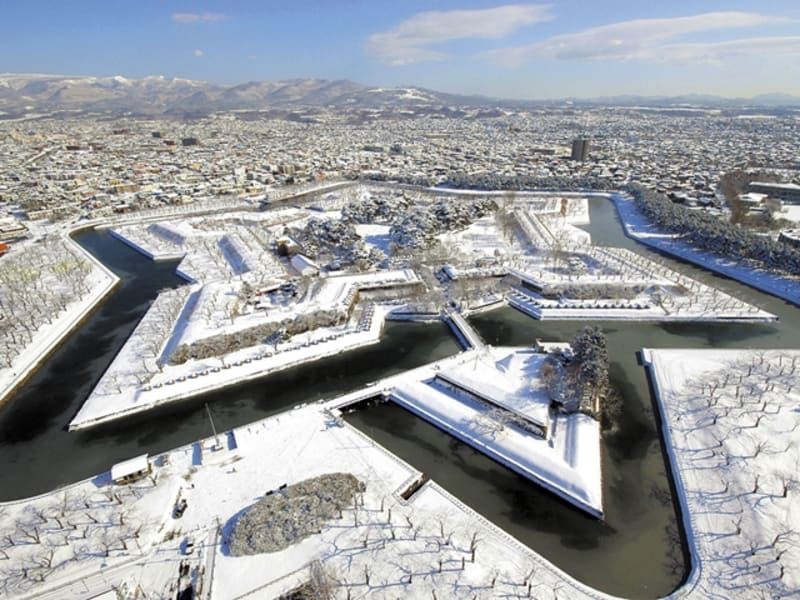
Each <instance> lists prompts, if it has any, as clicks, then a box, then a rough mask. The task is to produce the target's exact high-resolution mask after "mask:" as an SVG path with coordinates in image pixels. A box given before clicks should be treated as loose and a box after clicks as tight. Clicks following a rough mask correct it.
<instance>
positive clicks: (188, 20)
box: [172, 12, 228, 25]
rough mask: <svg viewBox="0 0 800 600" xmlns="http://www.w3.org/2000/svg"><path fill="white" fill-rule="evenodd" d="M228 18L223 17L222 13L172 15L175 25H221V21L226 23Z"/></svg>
mask: <svg viewBox="0 0 800 600" xmlns="http://www.w3.org/2000/svg"><path fill="white" fill-rule="evenodd" d="M227 18H228V16H227V15H223V14H222V13H211V12H204V13H173V15H172V21H173V22H174V23H179V24H180V25H195V24H197V23H204V24H212V23H219V22H220V21H225V20H226V19H227Z"/></svg>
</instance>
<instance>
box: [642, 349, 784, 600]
mask: <svg viewBox="0 0 800 600" xmlns="http://www.w3.org/2000/svg"><path fill="white" fill-rule="evenodd" d="M644 356H645V357H646V360H647V362H648V364H649V368H650V371H651V373H652V375H653V381H654V387H655V390H656V394H657V396H658V404H659V407H660V410H661V413H662V419H663V423H664V425H663V427H664V433H665V437H666V445H667V448H668V451H669V454H670V456H671V462H672V469H673V475H674V478H675V480H676V487H677V490H678V494H679V498H680V501H681V504H682V512H683V514H684V527H685V529H686V534H687V537H688V539H689V548H690V551H691V553H692V572H691V575H690V577H689V581H688V583H687V584H686V585H685V586H684V587H683V588H682V589H681V590H680V591H679V592H677V593H676V594H675V596H676V597H696V598H788V597H790V596H791V597H796V596H797V595H798V594H800V543H799V542H800V484H799V483H798V481H799V479H798V465H800V448H798V444H797V440H798V437H797V431H798V427H800V409H798V407H800V389H798V383H800V381H798V374H797V371H798V368H800V351H795V350H781V351H778V350H775V351H755V350H714V351H708V350H646V351H644Z"/></svg>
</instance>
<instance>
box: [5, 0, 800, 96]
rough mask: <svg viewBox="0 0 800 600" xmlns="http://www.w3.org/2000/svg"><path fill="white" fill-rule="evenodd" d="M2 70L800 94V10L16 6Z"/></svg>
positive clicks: (316, 1) (558, 90)
mask: <svg viewBox="0 0 800 600" xmlns="http://www.w3.org/2000/svg"><path fill="white" fill-rule="evenodd" d="M1 14H2V19H0V72H12V73H59V74H76V75H123V76H126V77H142V76H145V75H164V76H167V77H186V78H191V79H202V80H207V81H215V82H219V83H225V84H235V83H242V82H245V81H251V80H280V79H291V78H303V77H319V78H326V79H352V80H354V81H359V82H362V83H366V84H370V85H386V86H390V85H418V86H423V87H428V88H432V89H437V90H441V91H449V92H455V93H467V94H484V95H489V96H495V97H505V98H559V97H567V96H576V97H591V96H600V95H612V94H648V95H653V94H682V93H690V92H696V93H710V94H720V95H726V96H751V95H754V94H759V93H767V92H781V93H791V94H798V95H800V2H798V0H762V1H760V2H739V1H736V0H730V1H724V2H723V1H716V0H709V1H706V0H693V1H689V0H674V1H672V2H668V3H667V2H652V3H648V2H642V1H641V0H639V1H637V2H633V1H625V2H622V1H618V0H604V1H596V0H569V1H558V0H553V1H552V2H543V3H525V2H518V3H506V4H504V3H502V2H484V1H478V0H461V1H451V0H438V1H428V2H422V1H417V0H395V1H394V2H382V1H380V0H294V1H291V0H261V1H258V0H228V1H223V0H172V1H170V0H159V1H157V0H137V1H135V2H133V1H126V2H122V1H114V0H103V1H94V0H70V1H67V0H24V1H23V0H5V1H4V3H3V9H2V13H1Z"/></svg>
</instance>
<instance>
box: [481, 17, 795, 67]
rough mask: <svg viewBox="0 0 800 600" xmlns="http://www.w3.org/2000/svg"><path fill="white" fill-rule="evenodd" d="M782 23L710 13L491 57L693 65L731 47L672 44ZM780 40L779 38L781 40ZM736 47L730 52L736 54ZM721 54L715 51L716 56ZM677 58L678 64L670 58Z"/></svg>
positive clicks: (596, 30) (574, 36)
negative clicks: (697, 36)
mask: <svg viewBox="0 0 800 600" xmlns="http://www.w3.org/2000/svg"><path fill="white" fill-rule="evenodd" d="M789 21H790V20H789V19H786V18H783V17H770V16H767V15H760V14H757V13H746V12H711V13H704V14H700V15H693V16H689V17H674V18H666V19H636V20H632V21H622V22H619V23H613V24H611V25H603V26H600V27H592V28H590V29H586V30H584V31H580V32H577V33H569V34H565V35H558V36H555V37H551V38H549V39H546V40H544V41H543V42H538V43H536V44H530V45H527V46H516V47H512V48H501V49H498V50H492V51H490V52H487V53H486V56H488V57H490V58H491V59H493V60H495V61H496V62H498V63H501V64H505V65H511V66H513V65H518V64H520V63H523V62H525V61H527V60H530V59H533V58H555V59H561V60H615V61H622V60H651V61H654V60H655V61H664V60H677V59H679V60H694V58H693V57H694V56H696V55H697V56H702V55H704V54H709V53H710V54H716V55H719V56H721V55H722V54H723V53H724V52H726V50H725V44H726V43H727V42H717V43H704V42H699V43H681V44H668V43H666V42H668V41H669V40H672V39H674V38H679V37H681V36H684V35H687V34H692V33H700V32H705V31H715V30H722V29H733V28H739V27H755V26H759V25H768V24H773V23H782V22H789ZM765 39H767V40H768V39H770V38H753V40H762V41H760V42H756V43H753V44H751V45H749V48H750V50H749V51H750V52H754V51H756V50H757V49H758V48H764V49H766V48H765V46H766V45H765V44H764V42H763V40H765ZM776 39H780V38H776ZM736 42H737V44H738V46H739V48H740V49H744V48H745V47H747V46H748V45H747V44H745V43H744V42H746V40H737V41H736ZM737 44H733V45H731V46H730V47H729V48H728V50H727V51H728V52H730V51H732V50H733V48H734V46H736V45H737ZM714 48H716V50H714ZM670 57H673V58H670Z"/></svg>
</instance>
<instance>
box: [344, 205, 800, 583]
mask: <svg viewBox="0 0 800 600" xmlns="http://www.w3.org/2000/svg"><path fill="white" fill-rule="evenodd" d="M591 217H592V225H591V226H590V227H587V228H586V229H587V230H589V231H590V232H591V233H592V237H593V240H594V241H595V243H598V244H602V245H611V246H620V247H627V248H631V249H634V250H637V251H640V252H642V253H645V254H651V255H653V254H652V253H650V252H649V251H648V250H646V249H645V248H644V247H643V246H641V245H639V244H638V243H636V242H635V241H633V240H630V239H628V238H627V237H625V235H624V233H623V231H622V229H621V226H620V224H619V221H618V218H617V214H616V210H615V209H614V206H613V204H611V203H610V202H606V201H603V200H596V201H593V203H592V205H591ZM657 258H659V260H665V261H666V262H668V263H669V265H670V266H671V267H673V268H676V269H678V270H680V271H683V272H686V273H688V274H690V275H693V276H696V277H698V278H701V279H703V280H704V281H706V282H708V283H710V284H712V285H716V286H718V287H721V288H723V289H725V290H726V291H728V292H729V293H732V294H734V295H737V296H738V297H741V298H743V299H745V300H748V301H749V302H752V303H754V304H757V305H758V306H760V307H762V308H764V309H766V310H768V311H770V312H772V313H774V314H777V315H779V317H780V319H781V321H780V323H777V324H775V323H770V324H746V323H738V324H732V323H707V324H702V323H687V324H658V323H624V322H616V321H615V322H598V324H599V325H601V326H602V327H603V329H604V331H605V332H606V334H607V336H608V344H609V349H610V352H609V353H610V357H611V379H612V382H613V384H614V385H615V386H616V387H617V389H618V390H619V391H620V392H621V394H622V396H623V398H624V407H625V408H624V416H623V418H622V419H621V421H620V423H619V427H618V429H617V430H615V431H614V432H605V433H604V438H603V450H604V456H603V496H604V498H603V500H604V508H605V521H604V522H599V521H596V520H594V519H591V518H589V517H586V516H584V515H583V514H582V513H581V512H580V511H578V510H576V509H574V508H572V507H571V506H570V505H568V504H566V503H565V502H563V501H561V500H560V499H558V498H557V497H555V496H554V495H552V494H550V493H548V492H546V491H544V490H542V489H540V488H539V487H538V486H536V485H534V484H532V483H530V482H528V481H527V480H525V479H524V478H522V477H520V476H518V475H516V474H514V473H512V472H511V471H509V470H508V469H505V468H503V467H501V466H499V465H497V464H496V463H494V462H493V461H491V460H489V459H487V458H485V457H484V456H483V455H481V454H479V453H478V452H476V451H474V450H472V449H471V448H470V447H468V446H466V445H465V444H462V443H460V442H458V441H455V440H454V439H453V438H451V437H450V436H448V435H447V434H445V433H442V432H441V431H439V430H437V429H435V428H434V427H432V426H430V425H428V424H427V423H424V422H422V421H420V420H419V419H417V418H415V417H413V416H411V415H410V414H408V413H407V412H406V411H404V410H403V409H400V408H398V407H396V406H394V405H383V406H380V407H377V408H375V409H371V410H370V411H364V412H361V413H358V414H356V415H352V416H349V417H348V420H349V421H350V422H351V423H353V424H354V425H356V426H358V427H359V428H361V429H363V430H364V431H366V432H367V433H369V434H370V435H371V436H372V437H374V438H375V439H376V440H377V441H379V442H380V443H381V444H383V445H385V446H386V447H387V448H389V449H390V450H392V451H393V452H395V453H396V454H398V455H399V456H400V457H402V458H403V459H405V460H406V461H408V462H409V463H411V464H412V465H414V466H415V467H417V468H418V469H420V470H421V471H424V472H426V473H428V474H429V475H430V476H431V477H432V478H433V479H434V480H436V481H437V482H438V483H440V484H442V485H443V486H444V487H445V488H447V489H448V490H449V491H450V492H451V493H453V494H455V495H456V496H458V497H459V498H460V499H461V500H463V501H464V502H465V503H466V504H468V505H469V506H471V507H472V508H474V509H475V510H477V511H478V512H479V513H481V514H483V515H484V516H486V517H487V518H489V519H490V520H492V521H493V522H495V523H496V524H497V525H499V526H500V527H501V528H503V529H505V530H506V531H508V532H510V533H512V534H513V535H514V536H516V537H517V538H518V539H520V540H521V541H522V542H524V543H526V544H527V545H529V546H530V547H532V548H533V549H535V550H536V551H537V552H539V553H541V554H542V555H544V556H545V557H547V558H548V559H550V560H551V561H552V562H553V563H555V564H556V565H558V566H559V567H560V568H562V569H564V570H565V571H567V572H568V573H570V574H572V575H573V576H575V577H576V578H577V579H579V580H581V581H583V582H584V583H587V584H589V585H591V586H593V587H596V588H598V589H600V590H603V591H606V592H609V593H612V594H617V595H620V596H626V597H632V598H644V597H650V598H653V597H658V596H663V595H665V594H668V593H669V592H671V591H672V590H674V589H675V588H676V587H677V586H678V585H679V584H680V583H681V581H682V579H683V577H684V576H685V570H686V568H687V563H686V562H685V559H684V556H683V552H682V548H681V541H680V539H679V538H678V532H679V524H678V522H679V518H678V515H677V514H676V510H675V507H674V506H673V503H672V500H671V494H670V482H669V479H668V477H667V466H666V465H665V462H664V456H663V453H662V450H661V445H660V437H659V431H658V428H657V427H658V425H657V424H656V420H655V416H654V407H653V405H652V400H651V394H650V390H649V385H648V381H647V377H646V373H645V370H644V369H643V367H641V366H640V365H639V364H638V362H637V352H638V351H639V350H640V349H641V348H642V347H651V348H758V347H762V348H797V347H800V340H798V338H797V332H798V331H800V311H799V310H798V309H797V308H795V307H793V306H792V305H790V304H788V303H786V302H784V301H782V300H779V299H776V298H774V297H771V296H767V295H765V294H762V293H760V292H757V291H755V290H752V289H751V288H748V287H746V286H743V285H741V284H738V283H736V282H734V281H731V280H729V279H726V278H723V277H718V276H716V275H713V274H710V273H708V272H707V271H704V270H700V269H697V268H695V267H692V266H690V265H686V264H683V263H678V262H675V261H671V260H667V259H664V258H661V257H657ZM470 321H471V322H472V324H473V325H474V326H475V327H476V329H477V330H478V331H479V333H480V334H481V335H482V336H483V337H484V339H485V340H486V341H487V342H488V343H491V344H495V345H530V344H532V343H533V341H534V340H535V339H536V338H543V339H545V340H571V339H572V338H573V337H574V336H575V333H576V332H577V331H578V330H580V329H581V328H582V327H584V326H585V325H586V324H587V323H586V322H585V321H584V322H579V321H544V322H542V321H536V320H534V319H532V318H530V317H528V316H526V315H524V314H522V313H520V312H518V311H516V310H514V309H512V308H504V309H500V310H498V311H493V312H490V313H485V314H483V315H479V316H476V317H473V318H472V319H470Z"/></svg>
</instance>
